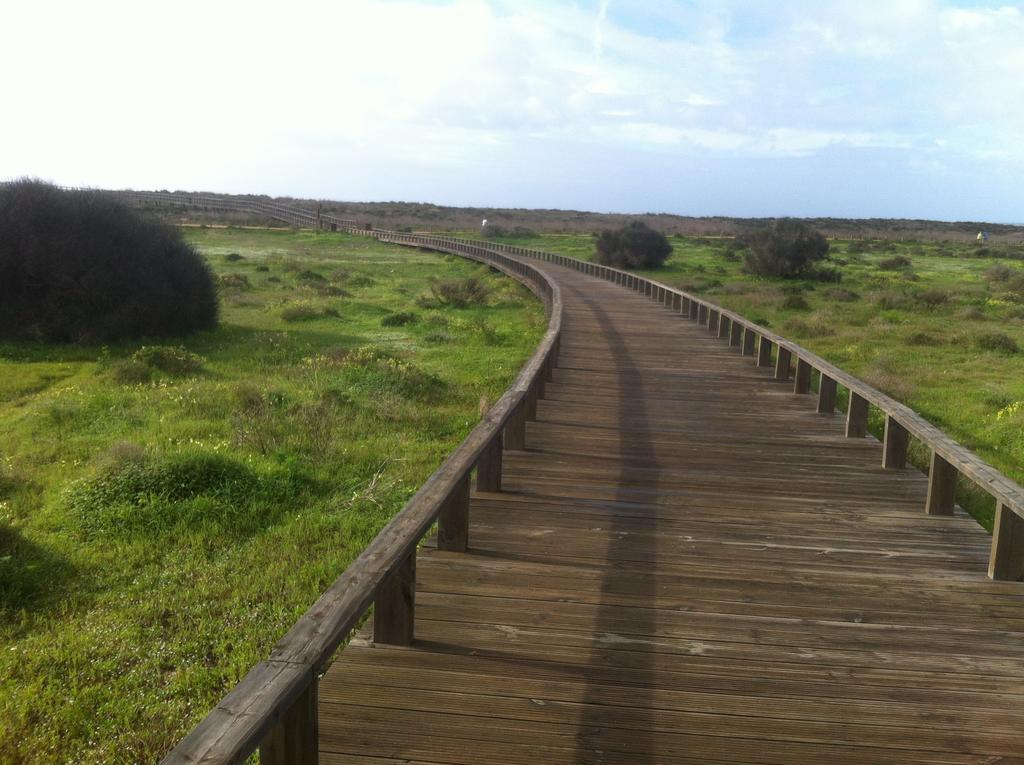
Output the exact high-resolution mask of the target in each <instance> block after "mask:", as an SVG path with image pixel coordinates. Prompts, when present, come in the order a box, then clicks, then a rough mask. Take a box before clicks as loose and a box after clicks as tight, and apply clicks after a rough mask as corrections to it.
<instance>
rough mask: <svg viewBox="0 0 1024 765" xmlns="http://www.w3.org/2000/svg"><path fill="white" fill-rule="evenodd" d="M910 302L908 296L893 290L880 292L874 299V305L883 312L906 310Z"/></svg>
mask: <svg viewBox="0 0 1024 765" xmlns="http://www.w3.org/2000/svg"><path fill="white" fill-rule="evenodd" d="M912 302H913V301H912V300H911V298H910V296H909V295H907V294H905V293H903V292H896V291H895V290H886V291H884V292H880V293H878V295H877V296H876V298H875V303H876V305H877V306H878V307H879V308H880V309H881V310H883V311H892V310H896V309H898V308H907V307H908V306H909V305H911V303H912Z"/></svg>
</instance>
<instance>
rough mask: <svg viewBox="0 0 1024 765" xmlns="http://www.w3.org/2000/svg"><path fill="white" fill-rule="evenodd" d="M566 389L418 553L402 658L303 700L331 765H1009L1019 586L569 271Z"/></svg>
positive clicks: (965, 522) (863, 469) (562, 369)
mask: <svg viewBox="0 0 1024 765" xmlns="http://www.w3.org/2000/svg"><path fill="white" fill-rule="evenodd" d="M540 267H541V268H543V269H544V270H546V271H547V272H548V273H550V274H551V275H553V276H554V277H555V278H556V279H557V280H558V281H559V283H560V284H561V285H562V290H563V299H564V301H565V325H564V333H563V340H562V348H561V353H560V358H559V368H558V369H557V370H556V371H555V379H554V382H553V383H549V384H548V386H547V389H546V392H545V400H543V401H541V402H540V406H539V410H538V418H537V422H531V423H529V425H528V431H527V444H528V450H527V451H523V452H509V453H506V455H505V468H504V476H503V482H504V487H503V489H504V490H503V492H502V493H500V494H489V493H484V494H474V496H473V500H472V512H471V519H472V525H471V530H470V547H471V550H470V552H468V553H464V554H459V553H446V552H439V551H437V550H434V549H427V548H424V549H421V550H420V554H419V560H418V563H417V589H416V605H417V608H416V636H417V640H416V644H415V645H414V646H412V647H410V648H400V647H391V646H375V645H373V644H372V643H371V642H370V639H369V637H367V636H368V635H370V634H371V633H370V632H369V631H364V632H363V633H361V635H360V636H359V637H357V638H356V639H355V640H354V641H353V642H352V643H351V645H349V647H348V648H346V649H345V650H344V651H343V652H342V653H341V655H340V656H339V658H338V659H337V661H336V662H335V663H334V665H333V666H332V667H331V669H330V670H329V671H328V673H327V675H326V676H325V677H324V678H323V680H322V681H321V684H320V691H319V696H320V720H319V727H320V749H321V754H320V762H321V763H324V764H325V765H349V764H350V763H368V764H369V765H374V764H376V765H397V764H398V763H403V764H412V765H426V764H427V763H446V764H447V763H458V764H459V765H477V764H478V763H493V764H494V765H518V764H520V763H522V764H524V765H525V764H527V763H528V764H529V765H545V764H547V763H551V764H552V765H561V764H563V763H609V764H611V763H616V764H618V763H621V764H622V765H648V764H652V763H666V765H668V764H678V765H682V764H683V763H687V764H691V763H692V764H693V765H697V764H698V763H699V764H701V765H704V764H706V763H723V764H725V763H729V764H730V765H732V764H737V763H761V764H767V763H778V764H779V765H792V764H793V763H814V765H825V764H831V763H851V764H853V763H857V764H863V765H878V764H882V763H899V764H902V763H935V764H937V763H948V764H954V763H955V764H960V763H971V764H976V765H982V764H983V763H984V764H986V765H995V764H996V763H999V764H1000V765H1013V764H1017V765H1020V764H1021V763H1024V585H1022V584H1019V583H1008V582H994V581H990V580H988V579H987V578H986V576H985V570H986V564H987V561H988V553H989V541H990V540H989V537H988V536H987V535H986V534H985V533H984V532H983V531H982V530H981V529H980V528H979V527H978V526H977V525H976V524H975V523H974V521H973V520H971V519H969V518H967V517H966V516H964V515H963V514H962V513H960V512H959V511H958V512H957V515H956V516H954V517H941V516H926V515H924V513H923V511H922V507H923V504H924V497H925V493H926V489H927V485H926V483H927V482H926V479H925V477H924V476H923V475H921V474H920V473H918V472H917V471H916V470H883V469H882V468H881V466H880V463H881V446H880V445H879V443H878V442H877V441H876V440H874V439H872V438H867V439H856V438H850V439H848V438H846V437H844V433H843V424H842V421H841V418H840V417H838V416H836V417H826V416H821V415H818V414H815V411H814V410H815V406H814V403H815V402H814V401H813V400H812V397H810V396H797V395H794V394H793V393H792V386H791V384H790V383H781V382H776V381H774V380H773V379H772V378H771V375H770V373H769V371H768V370H766V369H759V368H757V367H755V365H754V362H753V360H752V359H751V358H750V357H741V356H740V355H739V353H738V352H737V351H736V350H735V349H730V348H728V347H726V345H725V344H724V343H722V342H720V341H718V340H717V339H714V338H713V337H712V336H711V335H710V334H708V333H707V330H706V329H703V328H700V327H698V326H697V325H696V324H695V323H693V322H689V321H687V320H685V319H684V318H683V317H681V316H680V315H678V314H674V313H672V312H671V311H670V310H669V309H667V308H663V307H660V306H658V305H656V304H652V302H651V301H650V300H649V299H647V298H644V297H641V296H640V295H638V294H637V293H635V292H631V291H627V290H626V289H624V288H622V287H619V286H616V285H614V284H611V283H609V282H606V281H603V280H599V279H596V278H592V277H589V276H585V275H583V274H581V273H578V272H576V271H570V270H567V269H564V268H561V267H559V266H555V265H551V264H547V263H542V264H540Z"/></svg>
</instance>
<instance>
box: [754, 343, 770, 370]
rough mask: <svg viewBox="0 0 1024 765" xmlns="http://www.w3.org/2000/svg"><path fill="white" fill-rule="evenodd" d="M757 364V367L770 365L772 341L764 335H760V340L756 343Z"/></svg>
mask: <svg viewBox="0 0 1024 765" xmlns="http://www.w3.org/2000/svg"><path fill="white" fill-rule="evenodd" d="M757 365H758V366H759V367H770V366H771V365H772V341H771V340H769V339H768V338H767V337H765V336H764V335H762V336H761V342H759V343H758V344H757Z"/></svg>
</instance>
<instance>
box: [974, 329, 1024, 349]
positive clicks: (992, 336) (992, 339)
mask: <svg viewBox="0 0 1024 765" xmlns="http://www.w3.org/2000/svg"><path fill="white" fill-rule="evenodd" d="M976 342H977V344H978V347H979V348H981V349H982V350H985V351H998V352H999V353H1017V351H1019V350H1020V348H1019V347H1018V346H1017V341H1016V340H1014V339H1013V338H1012V337H1010V336H1009V335H1007V334H1006V333H1005V332H986V333H984V334H982V335H978V339H977V341H976Z"/></svg>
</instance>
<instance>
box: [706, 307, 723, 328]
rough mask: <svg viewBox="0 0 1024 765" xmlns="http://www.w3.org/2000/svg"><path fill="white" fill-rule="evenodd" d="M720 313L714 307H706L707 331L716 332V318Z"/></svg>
mask: <svg viewBox="0 0 1024 765" xmlns="http://www.w3.org/2000/svg"><path fill="white" fill-rule="evenodd" d="M720 315H721V314H719V313H718V311H716V310H715V309H714V308H711V309H708V332H713V333H716V334H717V333H718V319H719V316H720Z"/></svg>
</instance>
